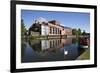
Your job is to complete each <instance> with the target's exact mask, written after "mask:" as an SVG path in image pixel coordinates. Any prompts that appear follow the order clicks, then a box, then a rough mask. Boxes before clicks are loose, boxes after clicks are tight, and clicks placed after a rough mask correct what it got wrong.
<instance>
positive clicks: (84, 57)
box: [77, 49, 90, 60]
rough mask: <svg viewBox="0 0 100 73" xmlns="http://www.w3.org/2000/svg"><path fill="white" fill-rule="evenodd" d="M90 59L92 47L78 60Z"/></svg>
mask: <svg viewBox="0 0 100 73" xmlns="http://www.w3.org/2000/svg"><path fill="white" fill-rule="evenodd" d="M86 59H90V49H88V50H86V52H84V53H83V54H82V55H80V56H79V57H78V58H77V60H86Z"/></svg>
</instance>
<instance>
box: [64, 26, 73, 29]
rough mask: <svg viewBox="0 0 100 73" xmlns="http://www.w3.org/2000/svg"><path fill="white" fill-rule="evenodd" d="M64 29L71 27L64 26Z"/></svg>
mask: <svg viewBox="0 0 100 73" xmlns="http://www.w3.org/2000/svg"><path fill="white" fill-rule="evenodd" d="M64 29H72V28H70V27H66V26H64Z"/></svg>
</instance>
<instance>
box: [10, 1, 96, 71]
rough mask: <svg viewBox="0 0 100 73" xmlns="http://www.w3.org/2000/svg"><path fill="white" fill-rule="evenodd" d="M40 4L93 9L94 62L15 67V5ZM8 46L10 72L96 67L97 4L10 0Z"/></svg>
mask: <svg viewBox="0 0 100 73" xmlns="http://www.w3.org/2000/svg"><path fill="white" fill-rule="evenodd" d="M17 4H22V5H42V6H57V7H73V8H87V9H94V32H95V33H94V48H95V50H94V64H89V65H74V66H59V67H45V68H28V69H27V68H26V69H16V5H17ZM10 33H11V34H10V36H11V37H10V41H11V42H10V46H11V51H10V52H11V54H10V56H11V61H10V64H11V66H10V68H11V70H10V71H11V72H27V71H44V70H58V69H77V68H90V67H97V6H93V5H78V4H61V3H46V2H33V1H32V2H31V1H11V30H10Z"/></svg>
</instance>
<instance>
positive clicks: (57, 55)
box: [22, 38, 89, 63]
mask: <svg viewBox="0 0 100 73" xmlns="http://www.w3.org/2000/svg"><path fill="white" fill-rule="evenodd" d="M81 40H82V39H81ZM83 43H84V42H83ZM81 45H82V42H81ZM81 45H80V39H76V38H67V39H48V40H26V41H25V40H24V41H22V63H23V62H25V63H26V62H42V61H64V60H76V59H77V58H78V57H79V56H80V55H81V54H82V53H84V52H85V51H86V50H87V49H89V48H87V49H86V48H82V47H81Z"/></svg>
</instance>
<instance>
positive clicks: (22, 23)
mask: <svg viewBox="0 0 100 73" xmlns="http://www.w3.org/2000/svg"><path fill="white" fill-rule="evenodd" d="M26 31H27V30H26V28H25V24H24V21H23V19H22V20H21V36H22V37H23V36H24V35H25V34H26Z"/></svg>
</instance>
